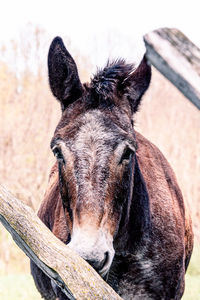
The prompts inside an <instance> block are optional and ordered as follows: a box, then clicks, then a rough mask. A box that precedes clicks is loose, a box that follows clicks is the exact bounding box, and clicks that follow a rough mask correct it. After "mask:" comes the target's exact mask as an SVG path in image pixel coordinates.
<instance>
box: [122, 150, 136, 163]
mask: <svg viewBox="0 0 200 300" xmlns="http://www.w3.org/2000/svg"><path fill="white" fill-rule="evenodd" d="M133 153H134V151H133V150H132V149H130V148H128V147H127V148H126V149H125V150H124V153H123V155H122V157H121V159H120V162H119V163H120V164H122V163H123V162H128V161H129V160H130V158H131V156H132V155H133Z"/></svg>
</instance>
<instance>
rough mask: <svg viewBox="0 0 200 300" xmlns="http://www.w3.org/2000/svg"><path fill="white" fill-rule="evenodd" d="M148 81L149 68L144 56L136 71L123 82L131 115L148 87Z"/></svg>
mask: <svg viewBox="0 0 200 300" xmlns="http://www.w3.org/2000/svg"><path fill="white" fill-rule="evenodd" d="M150 80H151V66H150V64H149V63H148V61H147V59H146V57H145V56H144V57H143V59H142V61H141V63H140V64H139V66H138V67H137V69H136V70H135V71H134V72H133V73H131V74H130V75H129V76H128V77H127V78H126V79H125V80H124V82H123V89H124V91H125V95H126V97H127V99H128V100H129V102H130V104H131V108H132V112H133V113H134V112H136V111H137V109H138V106H139V104H140V101H141V98H142V96H143V95H144V93H145V91H146V90H147V88H148V87H149V84H150Z"/></svg>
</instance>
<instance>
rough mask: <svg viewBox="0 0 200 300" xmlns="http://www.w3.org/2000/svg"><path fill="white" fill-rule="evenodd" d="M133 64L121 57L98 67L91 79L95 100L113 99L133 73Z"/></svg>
mask: <svg viewBox="0 0 200 300" xmlns="http://www.w3.org/2000/svg"><path fill="white" fill-rule="evenodd" d="M134 70H135V67H134V65H133V64H127V63H126V61H125V60H124V59H122V58H119V59H117V60H114V61H112V62H110V61H109V60H108V62H107V64H106V66H105V67H104V68H103V69H99V70H98V71H97V73H96V75H94V77H93V79H92V80H91V85H90V89H91V93H92V96H93V99H95V100H96V101H103V100H113V98H114V96H115V95H116V94H117V93H120V92H121V91H122V90H123V85H124V83H125V81H126V79H128V77H129V76H130V75H131V73H133V71H134Z"/></svg>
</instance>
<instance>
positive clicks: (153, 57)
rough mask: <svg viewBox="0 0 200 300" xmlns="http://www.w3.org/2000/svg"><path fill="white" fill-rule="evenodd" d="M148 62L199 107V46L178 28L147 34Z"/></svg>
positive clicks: (163, 29)
mask: <svg viewBox="0 0 200 300" xmlns="http://www.w3.org/2000/svg"><path fill="white" fill-rule="evenodd" d="M144 42H145V45H146V51H147V53H146V55H147V58H148V59H149V61H150V62H151V63H152V65H153V66H155V68H157V69H158V70H159V71H160V72H161V73H162V74H163V75H164V76H165V77H167V78H168V79H169V80H170V81H171V82H172V83H173V84H174V85H175V86H176V87H177V88H178V89H179V90H180V91H181V92H182V93H183V94H184V95H185V96H186V97H187V98H188V99H189V100H190V101H191V102H192V103H193V104H194V105H195V106H196V107H197V108H198V109H200V49H199V48H198V47H197V46H196V45H194V44H193V43H192V42H191V41H190V40H189V39H188V38H187V37H186V36H185V35H184V34H183V33H182V32H181V31H179V30H178V29H170V28H161V29H158V30H154V31H152V32H150V33H148V34H146V35H145V36H144Z"/></svg>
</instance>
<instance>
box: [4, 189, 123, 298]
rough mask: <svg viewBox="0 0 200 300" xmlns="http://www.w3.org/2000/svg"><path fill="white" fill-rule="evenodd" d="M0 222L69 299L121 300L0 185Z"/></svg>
mask: <svg viewBox="0 0 200 300" xmlns="http://www.w3.org/2000/svg"><path fill="white" fill-rule="evenodd" d="M0 221H1V222H2V224H3V225H4V226H5V228H6V229H7V230H8V231H9V232H10V234H11V235H12V237H13V239H14V240H15V242H16V244H17V245H18V246H19V247H20V248H21V249H22V250H23V251H24V253H26V255H28V256H29V258H30V259H32V260H33V261H34V262H35V263H36V264H37V265H38V267H39V268H40V269H41V270H42V271H43V272H44V273H45V274H46V275H48V276H49V277H50V278H51V279H52V280H53V281H54V282H55V283H56V284H57V285H58V286H59V287H60V288H61V289H62V291H63V293H65V294H66V295H67V296H68V297H69V298H70V299H77V300H79V299H81V300H82V299H90V300H94V299H102V300H111V299H113V300H114V299H116V300H117V299H118V300H120V299H121V298H120V297H119V295H117V294H116V293H115V292H114V291H113V289H112V288H111V287H110V286H109V285H107V284H106V282H105V281H104V280H103V279H102V278H101V277H100V276H99V275H98V274H97V272H96V271H95V270H94V269H93V268H92V267H91V266H90V265H89V264H88V263H87V262H86V261H84V260H83V259H82V258H81V257H79V256H78V255H77V254H76V253H75V252H74V251H72V250H71V249H70V248H69V247H68V246H66V245H64V244H63V243H62V242H61V241H60V240H59V239H57V238H56V236H55V235H53V233H52V232H51V231H50V230H49V229H48V228H47V227H46V226H45V225H44V224H43V223H42V222H41V221H40V219H39V218H38V217H37V215H36V214H35V213H34V212H33V210H32V209H31V208H30V207H28V206H26V205H25V204H24V203H23V202H21V201H20V200H18V199H17V198H15V197H14V196H13V195H11V194H10V193H9V192H8V191H7V190H6V189H5V188H4V187H3V186H1V185H0Z"/></svg>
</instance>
